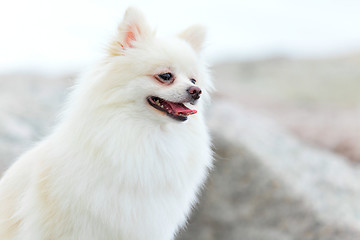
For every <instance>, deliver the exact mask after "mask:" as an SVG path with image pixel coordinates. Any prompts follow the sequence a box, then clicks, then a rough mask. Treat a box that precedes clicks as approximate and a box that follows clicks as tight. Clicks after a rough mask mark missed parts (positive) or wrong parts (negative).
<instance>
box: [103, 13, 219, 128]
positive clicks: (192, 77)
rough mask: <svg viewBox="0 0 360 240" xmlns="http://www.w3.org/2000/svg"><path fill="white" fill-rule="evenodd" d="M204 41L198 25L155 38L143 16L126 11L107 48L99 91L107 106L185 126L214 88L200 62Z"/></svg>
mask: <svg viewBox="0 0 360 240" xmlns="http://www.w3.org/2000/svg"><path fill="white" fill-rule="evenodd" d="M204 38H205V30H204V28H203V27H201V26H197V25H196V26H192V27H189V28H188V29H186V30H185V31H184V32H182V33H180V34H179V35H178V36H175V37H171V38H159V37H157V36H155V33H154V32H153V31H152V30H151V28H150V27H149V26H148V24H147V22H146V21H145V19H144V16H143V15H142V13H141V12H139V11H138V10H137V9H134V8H129V9H128V10H127V11H126V13H125V16H124V19H123V21H122V22H121V24H120V25H119V27H118V31H117V34H116V36H115V38H114V40H113V41H112V42H111V44H110V47H109V49H108V57H107V58H106V64H105V66H106V67H105V68H106V76H104V77H103V79H104V80H103V82H102V83H101V85H102V86H100V88H102V89H104V88H105V89H106V91H105V92H106V94H105V95H104V97H105V98H106V99H107V104H111V105H113V106H115V105H117V106H121V107H122V108H123V109H124V108H125V109H126V111H128V113H129V114H131V115H134V114H136V116H140V115H141V116H142V117H146V118H149V119H154V120H156V121H173V122H174V120H177V121H185V120H187V119H188V116H190V115H192V114H196V113H197V112H198V111H201V109H202V107H201V106H202V105H203V104H202V102H204V101H206V100H207V99H208V98H209V97H208V93H209V91H210V90H211V88H212V85H211V82H210V80H209V78H208V73H207V69H206V66H205V65H204V64H203V62H202V60H201V57H200V52H201V48H202V45H203V41H204ZM104 82H105V83H104ZM123 109H122V110H123Z"/></svg>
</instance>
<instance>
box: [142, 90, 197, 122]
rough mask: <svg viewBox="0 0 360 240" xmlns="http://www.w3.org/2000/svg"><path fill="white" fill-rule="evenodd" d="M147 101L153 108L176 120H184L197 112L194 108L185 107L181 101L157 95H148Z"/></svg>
mask: <svg viewBox="0 0 360 240" xmlns="http://www.w3.org/2000/svg"><path fill="white" fill-rule="evenodd" d="M147 101H148V103H149V104H150V106H152V107H153V108H155V109H157V110H159V111H161V112H164V113H166V115H168V116H169V117H171V118H173V119H175V120H178V121H186V120H187V117H188V116H189V115H192V114H195V113H197V111H196V110H192V109H189V108H187V107H186V106H185V105H184V104H183V103H175V102H170V101H166V100H165V99H162V98H159V97H154V96H152V97H148V98H147Z"/></svg>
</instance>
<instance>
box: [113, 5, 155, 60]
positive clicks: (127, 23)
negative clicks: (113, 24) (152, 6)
mask: <svg viewBox="0 0 360 240" xmlns="http://www.w3.org/2000/svg"><path fill="white" fill-rule="evenodd" d="M151 35H152V33H151V29H150V26H149V25H148V23H147V22H146V20H145V17H144V15H143V14H142V12H141V11H140V10H138V9H136V8H133V7H129V8H128V9H127V10H126V12H125V16H124V19H123V20H122V22H121V23H120V24H119V26H118V29H117V34H116V37H115V39H114V40H113V42H112V43H111V45H110V49H109V50H110V54H111V55H116V56H118V55H122V53H123V51H124V50H126V49H127V48H132V47H135V45H136V42H138V41H141V40H144V39H147V38H149V37H150V36H151Z"/></svg>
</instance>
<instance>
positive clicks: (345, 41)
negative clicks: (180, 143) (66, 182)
mask: <svg viewBox="0 0 360 240" xmlns="http://www.w3.org/2000/svg"><path fill="white" fill-rule="evenodd" d="M128 6H137V7H139V8H140V9H142V10H143V11H144V13H145V15H146V17H147V19H148V21H149V22H150V24H151V25H152V26H155V27H156V28H157V32H158V34H162V35H171V34H176V33H177V32H180V31H181V30H182V29H185V28H186V27H187V26H189V25H191V24H194V23H200V24H203V25H205V26H206V27H207V28H208V41H207V44H206V48H205V51H204V57H205V58H206V59H207V60H208V62H209V63H210V65H211V70H212V73H213V77H214V82H215V86H216V88H217V91H216V93H214V96H213V103H212V105H211V106H210V108H209V113H208V122H209V126H210V129H211V131H212V134H213V137H214V150H215V152H216V166H215V168H214V170H213V172H212V174H211V177H210V179H209V181H208V183H207V185H206V187H205V189H204V194H203V195H202V197H201V201H200V204H199V205H198V207H197V208H196V210H195V212H194V214H193V215H192V218H191V219H190V224H189V226H188V228H187V229H185V230H184V231H182V232H181V233H180V234H179V236H178V239H204V240H205V239H206V240H213V239H223V240H227V239H254V240H262V239H266V240H269V239H274V240H281V239H285V240H288V239H289V240H290V239H302V240H304V239H320V240H322V239H334V240H335V239H360V167H359V165H358V163H359V162H360V28H359V24H360V14H359V12H360V2H359V1H356V0H342V1H340V0H326V1H325V0H311V1H310V0H302V1H300V0H294V1H286V0H251V1H250V0H238V1H235V0H223V1H211V0H210V1H205V0H199V1H190V0H183V1H178V2H170V1H165V0H153V1H145V0H136V1H120V0H101V1H100V0H62V1H60V0H52V1H45V0H13V1H1V2H0V30H1V38H0V172H3V171H4V170H5V169H6V168H7V167H8V166H9V165H10V164H11V163H12V162H13V161H14V159H16V157H17V156H19V155H20V154H21V153H22V152H23V151H25V150H26V149H28V148H29V147H31V146H32V145H33V144H34V143H35V142H36V141H38V140H39V139H41V138H42V137H43V136H44V135H46V134H47V133H48V132H49V131H50V129H51V126H52V125H53V124H54V123H55V121H56V114H57V113H58V110H59V108H60V107H61V105H62V102H63V101H64V99H65V97H66V94H67V93H68V92H69V90H68V88H69V87H70V86H71V85H72V83H73V81H74V79H75V78H76V76H77V75H78V74H79V73H81V72H82V71H85V70H86V68H87V67H89V66H91V65H92V64H94V63H96V61H97V60H99V59H100V58H101V56H102V55H103V52H104V51H103V49H104V48H105V47H106V44H107V42H108V41H109V39H110V38H111V37H112V34H113V33H114V31H115V28H116V25H117V24H118V23H119V22H120V21H121V18H122V15H123V13H124V12H125V10H126V8H127V7H128Z"/></svg>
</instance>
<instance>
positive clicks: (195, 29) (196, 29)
mask: <svg viewBox="0 0 360 240" xmlns="http://www.w3.org/2000/svg"><path fill="white" fill-rule="evenodd" d="M179 37H180V38H182V39H184V40H185V41H187V42H188V43H189V44H190V45H191V46H192V48H193V49H194V50H195V51H196V52H200V51H201V49H202V47H203V44H204V42H205V37H206V28H205V27H204V26H202V25H193V26H190V27H189V28H187V29H186V30H185V31H183V32H182V33H180V34H179Z"/></svg>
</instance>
